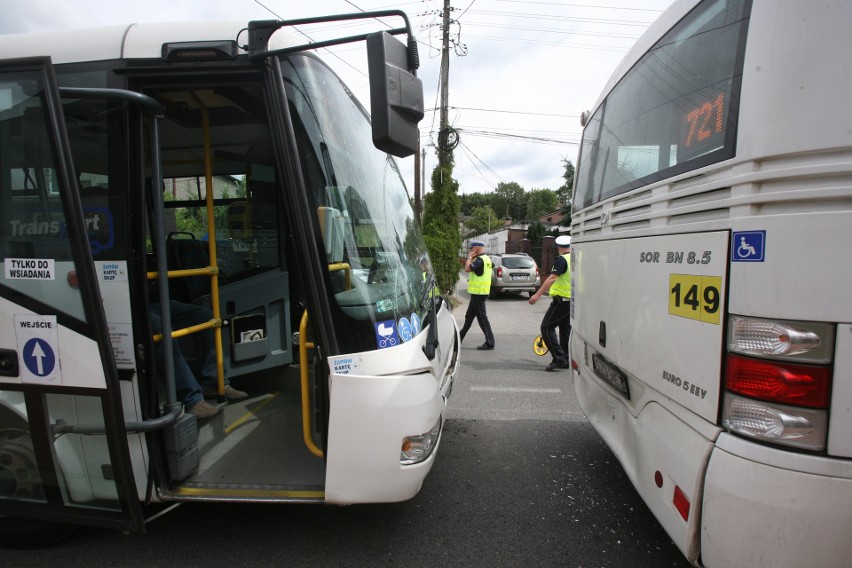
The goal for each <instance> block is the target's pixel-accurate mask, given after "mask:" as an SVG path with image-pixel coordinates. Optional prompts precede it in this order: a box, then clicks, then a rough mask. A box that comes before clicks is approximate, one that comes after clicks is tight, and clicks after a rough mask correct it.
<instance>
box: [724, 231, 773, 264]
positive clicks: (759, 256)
mask: <svg viewBox="0 0 852 568" xmlns="http://www.w3.org/2000/svg"><path fill="white" fill-rule="evenodd" d="M765 253H766V231H735V232H734V234H733V236H732V238H731V262H763V261H764V256H765Z"/></svg>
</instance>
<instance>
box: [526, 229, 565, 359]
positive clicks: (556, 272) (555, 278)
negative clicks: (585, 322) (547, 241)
mask: <svg viewBox="0 0 852 568" xmlns="http://www.w3.org/2000/svg"><path fill="white" fill-rule="evenodd" d="M556 247H557V248H558V249H559V256H557V257H556V261H555V262H554V263H553V269H552V270H551V272H550V275H549V276H548V277H547V279H546V280H545V281H544V283H543V284H542V285H541V288H539V289H538V292H536V293H535V294H533V295H532V297H530V300H529V302H530V304H535V303H536V302H537V301H538V299H539V298H541V297H542V295H544V294H546V293H547V292H548V291H549V292H550V306H549V307H548V308H547V311H546V312H545V313H544V318H542V320H541V338H542V339H543V340H544V344H545V345H547V349H548V351H549V352H550V355H551V357H553V360H552V361H551V362H550V365H548V366H547V370H548V371H558V370H559V369H565V368H567V367H568V366H569V365H570V364H571V362H570V361H569V360H568V336H569V335H570V334H571V237H568V236H565V235H563V236H561V237H556ZM557 327H558V328H559V338H558V340H557V337H556V328H557Z"/></svg>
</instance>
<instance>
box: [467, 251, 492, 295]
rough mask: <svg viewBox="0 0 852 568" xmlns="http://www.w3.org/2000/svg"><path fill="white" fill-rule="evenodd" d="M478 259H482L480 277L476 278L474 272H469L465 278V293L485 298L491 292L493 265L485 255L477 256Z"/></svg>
mask: <svg viewBox="0 0 852 568" xmlns="http://www.w3.org/2000/svg"><path fill="white" fill-rule="evenodd" d="M479 258H481V259H482V263H483V265H484V268H483V270H482V276H477V274H476V272H473V271H472V270H471V271H470V273H469V275H468V278H467V291H468V293H469V294H476V295H478V296H487V295H488V293H489V292H491V271H492V270H493V268H494V264H493V263H492V262H491V259H490V258H488V256H487V255H484V254H482V255H479ZM474 260H475V259H474Z"/></svg>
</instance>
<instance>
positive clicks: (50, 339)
mask: <svg viewBox="0 0 852 568" xmlns="http://www.w3.org/2000/svg"><path fill="white" fill-rule="evenodd" d="M57 329H58V327H57V323H56V316H38V315H29V314H27V315H24V314H17V315H15V335H16V336H17V340H18V350H19V354H20V355H19V356H20V358H21V363H23V364H22V365H21V368H20V369H21V382H22V383H30V384H40V385H43V384H61V383H62V375H61V374H60V372H59V361H58V360H57V358H56V357H57V354H58V353H59V333H58V331H57Z"/></svg>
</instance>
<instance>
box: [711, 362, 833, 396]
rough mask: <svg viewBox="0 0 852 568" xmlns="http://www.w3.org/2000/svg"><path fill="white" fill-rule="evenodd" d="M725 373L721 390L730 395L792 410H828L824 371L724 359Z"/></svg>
mask: <svg viewBox="0 0 852 568" xmlns="http://www.w3.org/2000/svg"><path fill="white" fill-rule="evenodd" d="M726 369H727V372H726V373H725V387H726V388H727V389H728V390H729V391H731V392H735V393H737V394H741V395H743V396H747V397H751V398H757V399H760V400H767V401H770V402H780V403H783V404H792V405H794V406H807V407H810V408H826V407H828V398H829V393H830V392H831V388H830V387H831V371H830V370H829V368H828V367H823V366H817V365H796V364H791V363H786V362H784V363H782V362H778V361H766V360H762V359H750V358H747V357H741V356H739V355H728V362H727V365H726Z"/></svg>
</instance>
